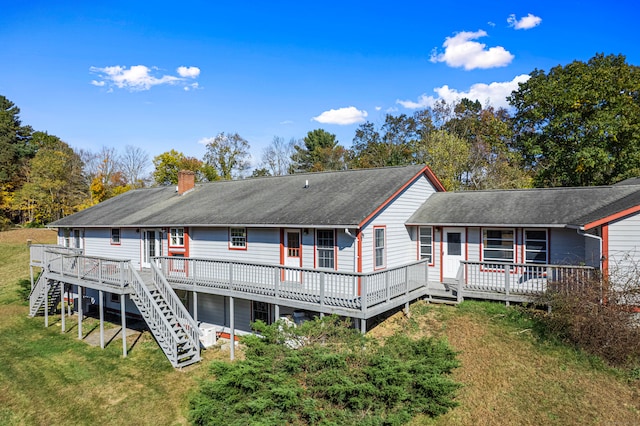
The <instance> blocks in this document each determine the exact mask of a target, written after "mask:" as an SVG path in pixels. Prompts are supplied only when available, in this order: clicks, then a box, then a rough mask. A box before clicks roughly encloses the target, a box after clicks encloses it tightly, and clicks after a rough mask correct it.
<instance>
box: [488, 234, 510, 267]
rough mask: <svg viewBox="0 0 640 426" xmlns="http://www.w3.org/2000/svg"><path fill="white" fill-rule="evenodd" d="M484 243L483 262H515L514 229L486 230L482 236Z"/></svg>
mask: <svg viewBox="0 0 640 426" xmlns="http://www.w3.org/2000/svg"><path fill="white" fill-rule="evenodd" d="M482 243H483V251H482V260H485V261H491V260H493V261H496V262H513V260H514V253H515V250H514V232H513V229H485V230H484V231H483V234H482Z"/></svg>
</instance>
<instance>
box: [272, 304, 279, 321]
mask: <svg viewBox="0 0 640 426" xmlns="http://www.w3.org/2000/svg"><path fill="white" fill-rule="evenodd" d="M273 306H274V310H275V312H274V316H275V317H276V318H275V320H276V321H278V320H279V319H280V305H273Z"/></svg>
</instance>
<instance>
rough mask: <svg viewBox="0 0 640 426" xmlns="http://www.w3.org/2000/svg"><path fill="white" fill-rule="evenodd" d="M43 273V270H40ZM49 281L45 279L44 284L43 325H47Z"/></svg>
mask: <svg viewBox="0 0 640 426" xmlns="http://www.w3.org/2000/svg"><path fill="white" fill-rule="evenodd" d="M42 273H43V274H44V271H42ZM49 283H50V281H49V280H46V281H45V282H44V283H43V285H44V326H45V327H49V285H50V284H49Z"/></svg>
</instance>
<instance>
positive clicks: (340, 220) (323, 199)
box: [49, 166, 439, 227]
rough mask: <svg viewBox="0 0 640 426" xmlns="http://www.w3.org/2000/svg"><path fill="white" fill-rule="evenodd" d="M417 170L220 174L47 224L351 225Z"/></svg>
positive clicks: (124, 198)
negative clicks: (187, 187)
mask: <svg viewBox="0 0 640 426" xmlns="http://www.w3.org/2000/svg"><path fill="white" fill-rule="evenodd" d="M421 172H424V173H427V176H429V174H430V171H428V168H426V167H425V166H406V167H387V168H379V169H362V170H345V171H338V172H324V173H302V174H294V175H288V176H277V177H266V178H253V179H244V180H235V181H219V182H212V183H205V184H199V185H196V187H195V188H194V189H193V190H192V191H189V192H186V193H184V194H182V195H179V194H178V193H177V192H176V190H175V187H161V188H149V189H138V190H133V191H129V192H126V193H124V194H122V195H119V196H117V197H114V198H111V199H109V200H106V201H104V202H102V203H100V204H97V205H95V206H93V207H90V208H88V209H86V210H83V211H80V212H78V213H75V214H73V215H70V216H67V217H65V218H62V219H60V220H57V221H55V222H53V223H51V224H50V225H49V226H52V227H96V226H97V227H117V226H140V227H143V226H171V225H176V226H198V225H205V226H206V225H220V226H225V225H255V226H268V225H279V226H282V225H298V226H308V227H313V226H315V225H317V226H328V225H335V226H351V227H352V226H358V225H359V224H360V223H361V222H362V221H363V220H364V219H365V218H367V217H368V216H369V215H370V214H372V213H373V212H374V211H375V210H376V209H377V208H378V207H380V206H381V205H383V204H384V203H385V202H386V201H387V200H388V199H389V198H390V197H392V196H393V195H394V194H396V193H397V192H398V191H399V190H400V189H401V188H402V187H403V186H404V185H405V184H406V183H408V182H410V181H411V180H412V179H414V178H415V177H417V176H418V175H419V174H421ZM307 181H308V182H309V186H308V187H307V188H305V183H306V182H307ZM438 184H439V183H437V184H436V185H438Z"/></svg>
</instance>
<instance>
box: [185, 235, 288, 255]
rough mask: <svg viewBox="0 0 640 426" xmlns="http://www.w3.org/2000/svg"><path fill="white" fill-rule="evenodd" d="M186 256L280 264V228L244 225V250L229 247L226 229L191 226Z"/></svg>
mask: <svg viewBox="0 0 640 426" xmlns="http://www.w3.org/2000/svg"><path fill="white" fill-rule="evenodd" d="M189 238H190V240H189V257H194V258H212V259H225V260H241V261H242V260H244V261H247V262H250V261H251V262H262V263H275V264H277V263H280V248H279V247H280V230H279V229H276V228H247V249H246V250H235V249H230V248H229V228H226V227H225V228H196V227H193V228H191V233H190V235H189Z"/></svg>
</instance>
